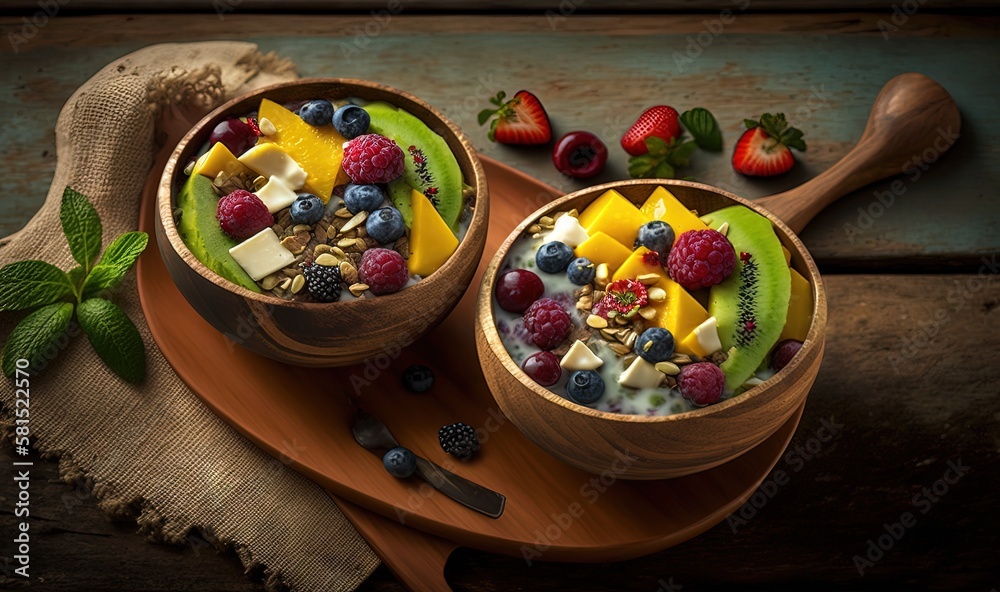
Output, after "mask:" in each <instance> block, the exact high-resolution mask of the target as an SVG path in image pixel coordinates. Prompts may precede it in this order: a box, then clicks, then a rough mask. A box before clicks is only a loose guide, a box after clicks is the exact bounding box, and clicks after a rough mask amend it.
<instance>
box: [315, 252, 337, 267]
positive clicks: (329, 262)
mask: <svg viewBox="0 0 1000 592" xmlns="http://www.w3.org/2000/svg"><path fill="white" fill-rule="evenodd" d="M315 263H316V265H322V266H323V267H333V266H334V265H340V261H339V260H338V259H337V258H336V257H334V256H333V255H331V254H330V253H323V254H321V255H320V256H319V257H316V261H315Z"/></svg>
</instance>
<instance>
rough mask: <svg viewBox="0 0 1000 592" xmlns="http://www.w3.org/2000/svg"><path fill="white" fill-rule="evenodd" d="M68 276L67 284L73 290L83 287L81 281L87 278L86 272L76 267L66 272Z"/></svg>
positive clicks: (78, 266) (80, 267)
mask: <svg viewBox="0 0 1000 592" xmlns="http://www.w3.org/2000/svg"><path fill="white" fill-rule="evenodd" d="M66 275H67V276H69V283H71V284H73V288H74V289H76V290H79V289H80V288H81V287H82V286H83V280H84V278H85V277H87V272H85V271H84V270H83V267H82V266H80V265H77V266H76V267H74V268H73V269H71V270H69V271H67V272H66Z"/></svg>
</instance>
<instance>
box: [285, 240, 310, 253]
mask: <svg viewBox="0 0 1000 592" xmlns="http://www.w3.org/2000/svg"><path fill="white" fill-rule="evenodd" d="M281 246H283V247H285V248H286V249H288V250H289V251H291V252H292V255H298V254H299V253H301V252H302V251H305V250H306V246H305V245H304V244H299V241H298V240H297V239H296V238H295V237H294V236H286V237H285V238H283V239H281Z"/></svg>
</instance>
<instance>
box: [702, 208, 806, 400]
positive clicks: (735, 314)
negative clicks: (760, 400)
mask: <svg viewBox="0 0 1000 592" xmlns="http://www.w3.org/2000/svg"><path fill="white" fill-rule="evenodd" d="M707 217H710V218H711V220H712V226H713V227H715V228H718V227H719V226H720V225H722V223H723V222H728V223H729V233H728V235H727V236H728V237H729V241H730V242H731V243H732V244H733V248H734V249H735V250H736V268H735V269H734V270H733V274H732V275H730V276H729V277H728V278H726V279H725V280H723V281H722V282H721V283H719V284H718V285H715V286H713V287H712V289H711V292H710V293H709V301H708V312H709V314H710V315H712V316H714V317H715V318H716V320H717V321H718V323H719V340H720V341H721V342H722V349H723V351H726V352H728V354H729V357H728V358H727V359H726V361H725V362H723V363H722V366H721V368H722V371H723V372H724V373H725V375H726V390H727V391H731V392H736V391H737V389H739V388H740V387H741V386H742V385H743V383H744V382H745V381H746V380H747V379H748V378H750V377H751V376H753V374H754V372H755V371H756V370H757V367H758V366H760V364H761V362H763V361H764V359H765V358H766V357H767V353H768V352H769V351H771V348H772V347H774V344H775V343H777V341H778V337H779V336H780V335H781V330H782V328H783V327H784V326H785V316H786V315H787V314H788V299H789V297H790V295H791V274H790V272H789V271H788V266H787V265H786V264H785V256H784V254H783V253H782V252H781V241H779V240H778V237H777V236H776V235H775V234H774V228H773V226H772V225H771V221H770V220H768V219H767V218H765V217H763V216H761V215H760V214H758V213H757V212H754V211H753V210H751V209H750V208H747V207H744V206H730V207H727V208H723V209H721V210H716V211H714V212H712V213H711V214H708V216H707Z"/></svg>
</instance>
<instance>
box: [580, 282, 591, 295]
mask: <svg viewBox="0 0 1000 592" xmlns="http://www.w3.org/2000/svg"><path fill="white" fill-rule="evenodd" d="M593 291H594V288H593V286H591V285H590V284H587V285H586V286H584V287H582V288H580V296H585V295H587V294H590V293H592V292H593Z"/></svg>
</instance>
